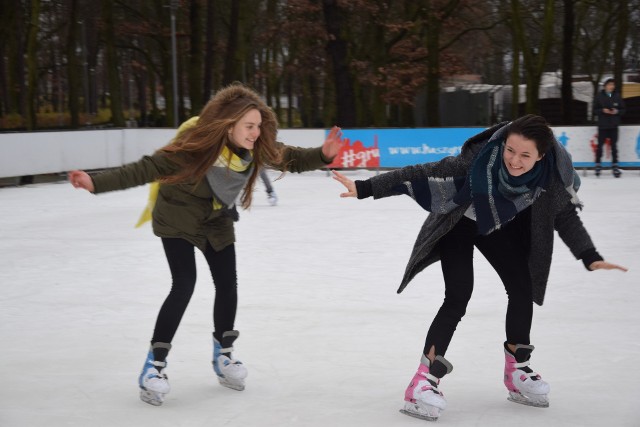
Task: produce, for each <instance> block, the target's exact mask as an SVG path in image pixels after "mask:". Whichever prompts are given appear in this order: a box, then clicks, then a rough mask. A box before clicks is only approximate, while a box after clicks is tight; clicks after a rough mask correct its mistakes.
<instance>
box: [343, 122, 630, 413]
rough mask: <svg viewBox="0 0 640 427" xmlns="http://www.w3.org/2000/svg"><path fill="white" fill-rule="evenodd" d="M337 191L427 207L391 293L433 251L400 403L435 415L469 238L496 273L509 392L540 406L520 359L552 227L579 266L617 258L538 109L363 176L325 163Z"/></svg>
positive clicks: (461, 306)
mask: <svg viewBox="0 0 640 427" xmlns="http://www.w3.org/2000/svg"><path fill="white" fill-rule="evenodd" d="M334 175H335V176H334V178H335V179H336V180H337V181H339V182H340V183H342V184H343V185H344V186H345V187H346V188H347V192H346V193H342V194H341V197H357V198H359V199H364V198H367V197H374V199H379V198H382V197H388V196H393V195H398V194H407V195H409V196H411V197H412V198H413V199H415V200H416V202H418V203H419V204H420V205H421V206H422V207H423V208H424V209H426V210H428V211H429V212H431V214H430V215H429V217H428V218H427V220H426V221H425V223H424V225H423V227H422V229H421V230H420V232H419V234H418V238H417V240H416V243H415V245H414V248H413V252H412V254H411V257H410V259H409V263H408V265H407V267H406V271H405V274H404V277H403V279H402V282H401V284H400V288H399V289H398V293H400V292H402V290H403V289H404V288H405V287H406V286H407V284H408V283H409V282H410V281H411V280H412V279H413V277H415V275H416V274H418V273H419V272H420V271H422V270H423V269H424V268H426V267H427V266H429V265H430V264H433V263H434V262H436V261H438V260H440V262H441V266H442V272H443V276H444V282H445V299H444V302H443V304H442V306H441V307H440V310H439V311H438V314H437V315H436V317H435V318H434V320H433V322H432V324H431V327H430V328H429V331H428V333H427V337H426V340H425V345H424V349H423V354H422V358H421V362H420V365H419V367H418V371H417V372H416V374H415V375H414V377H413V378H412V380H411V382H410V384H409V386H408V387H407V389H406V391H405V398H404V400H405V406H404V409H402V410H401V412H403V413H406V414H408V415H411V416H415V417H418V418H423V419H427V420H435V419H437V418H438V417H439V416H440V413H441V411H442V410H444V408H445V406H446V401H445V399H444V397H443V395H442V392H440V391H439V390H438V384H439V383H440V378H442V377H443V376H444V375H445V374H447V373H449V372H451V370H452V369H453V367H452V365H451V363H449V362H448V361H447V360H446V359H445V358H444V355H445V353H446V351H447V347H448V346H449V343H450V341H451V339H452V337H453V333H454V331H455V329H456V327H457V324H458V323H459V322H460V320H461V319H462V317H463V316H464V314H465V310H466V307H467V303H468V302H469V299H470V298H471V293H472V290H473V251H474V247H477V248H478V250H480V252H481V253H482V254H483V255H484V256H485V258H486V259H487V260H488V261H489V263H490V264H491V265H492V267H493V268H494V269H495V271H496V272H497V273H498V275H499V276H500V279H501V280H502V282H503V284H504V286H505V289H506V291H507V295H508V297H509V301H508V305H507V315H506V341H505V343H504V352H505V376H504V383H505V386H506V387H507V389H508V391H509V400H511V401H514V402H517V403H523V404H526V405H531V406H537V407H546V406H549V401H548V397H547V394H548V393H549V385H548V384H547V383H546V382H545V381H543V380H542V379H541V377H540V375H538V374H537V373H535V372H534V371H533V370H532V369H531V368H530V367H529V359H530V356H531V352H532V351H533V349H534V347H533V346H532V345H530V342H529V332H530V330H531V322H532V317H533V302H535V303H537V304H539V305H542V303H543V300H544V294H545V288H546V284H547V279H548V276H549V268H550V265H551V254H552V250H553V237H554V229H555V230H556V231H558V234H559V235H560V238H561V239H562V240H563V241H564V242H565V243H566V244H567V246H568V247H569V249H570V250H571V252H572V253H573V255H574V256H575V257H576V258H578V259H580V260H582V261H583V263H584V265H585V267H586V268H587V269H589V270H597V269H620V270H623V271H626V269H625V268H624V267H621V266H618V265H615V264H611V263H609V262H606V261H604V260H603V258H602V257H601V256H600V255H599V254H598V252H597V251H596V249H595V246H594V244H593V243H592V241H591V238H590V237H589V234H588V233H587V231H586V230H585V228H584V226H583V224H582V221H581V220H580V218H579V216H578V214H577V212H576V208H577V207H580V206H581V205H580V201H579V199H578V196H577V194H576V191H577V190H578V188H579V186H580V180H579V177H578V175H577V174H576V173H575V170H574V169H573V165H572V163H571V158H570V156H569V154H568V153H567V152H566V151H565V149H564V148H563V147H562V145H560V144H559V143H558V142H557V141H556V140H555V137H554V135H553V132H552V131H551V129H550V128H549V126H548V124H547V123H546V121H545V120H544V119H543V118H542V117H540V116H534V115H528V116H524V117H521V118H519V119H517V120H515V121H513V122H511V123H501V124H499V125H497V126H494V127H492V128H490V129H487V130H486V131H484V132H482V133H480V134H478V135H476V136H474V137H473V138H471V139H469V140H468V141H466V142H465V144H464V145H463V147H462V151H461V153H460V154H459V155H458V156H455V157H446V158H444V159H442V160H440V161H438V162H433V163H425V164H422V165H416V166H408V167H405V168H402V169H398V170H395V171H392V172H388V173H385V174H382V175H379V176H376V177H373V178H370V179H368V180H365V181H355V182H354V181H351V180H350V179H348V178H346V177H345V176H344V175H342V174H340V173H338V172H334Z"/></svg>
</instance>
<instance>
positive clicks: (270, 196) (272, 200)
mask: <svg viewBox="0 0 640 427" xmlns="http://www.w3.org/2000/svg"><path fill="white" fill-rule="evenodd" d="M267 201H268V202H269V204H270V205H271V206H275V205H277V204H278V196H277V195H276V192H275V191H267Z"/></svg>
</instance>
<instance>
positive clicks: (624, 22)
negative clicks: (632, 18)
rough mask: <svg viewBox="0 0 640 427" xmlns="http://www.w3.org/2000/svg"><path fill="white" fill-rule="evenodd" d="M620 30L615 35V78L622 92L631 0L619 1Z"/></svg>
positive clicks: (619, 90)
mask: <svg viewBox="0 0 640 427" xmlns="http://www.w3.org/2000/svg"><path fill="white" fill-rule="evenodd" d="M617 12H618V13H617V17H618V31H616V35H615V44H614V46H613V78H614V79H615V81H616V90H617V91H618V92H619V93H620V94H622V86H623V83H624V81H623V78H622V73H623V71H624V69H625V66H624V65H625V64H624V56H623V54H624V48H625V46H626V44H627V33H628V32H629V0H619V1H618V11H617Z"/></svg>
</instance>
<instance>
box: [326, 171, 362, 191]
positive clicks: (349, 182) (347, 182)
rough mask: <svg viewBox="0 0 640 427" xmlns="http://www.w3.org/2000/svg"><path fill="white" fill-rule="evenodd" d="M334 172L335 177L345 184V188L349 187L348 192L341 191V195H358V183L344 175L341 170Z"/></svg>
mask: <svg viewBox="0 0 640 427" xmlns="http://www.w3.org/2000/svg"><path fill="white" fill-rule="evenodd" d="M331 172H333V179H335V180H336V181H338V182H339V183H340V184H342V185H344V188H346V189H347V192H346V193H341V194H340V197H358V190H357V189H356V183H355V182H353V181H352V180H350V179H349V178H347V177H346V176H344V175H342V174H341V173H340V172H336V171H331Z"/></svg>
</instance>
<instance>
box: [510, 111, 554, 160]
mask: <svg viewBox="0 0 640 427" xmlns="http://www.w3.org/2000/svg"><path fill="white" fill-rule="evenodd" d="M511 134H517V135H521V136H523V137H524V138H526V139H530V140H531V141H533V142H535V143H536V148H537V149H538V153H540V154H545V153H546V152H547V151H549V149H551V147H552V146H553V143H554V142H555V139H556V137H555V136H554V135H553V131H552V130H551V128H550V127H549V123H547V121H546V120H545V119H544V117H541V116H536V115H535V114H527V115H526V116H522V117H520V118H518V119H516V120H514V121H512V122H511V123H509V127H508V129H507V137H508V136H509V135H511Z"/></svg>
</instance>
